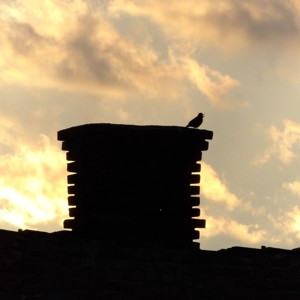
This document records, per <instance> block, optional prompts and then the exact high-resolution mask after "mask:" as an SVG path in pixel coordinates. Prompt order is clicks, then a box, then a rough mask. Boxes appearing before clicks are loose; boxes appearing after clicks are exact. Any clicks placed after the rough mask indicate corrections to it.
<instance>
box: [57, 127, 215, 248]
mask: <svg viewBox="0 0 300 300" xmlns="http://www.w3.org/2000/svg"><path fill="white" fill-rule="evenodd" d="M212 137H213V132H212V131H208V130H199V129H191V128H183V127H177V126H137V125H119V124H86V125H80V126H77V127H72V128H68V129H64V130H61V131H59V132H58V140H60V141H63V143H62V150H65V151H67V153H66V157H67V161H68V164H67V170H68V171H69V172H70V173H71V174H70V175H68V193H69V197H68V203H69V206H70V208H69V215H70V217H73V219H68V220H65V221H64V227H65V228H68V229H72V231H73V232H74V233H77V234H83V235H85V236H94V237H99V238H103V239H105V238H106V239H111V240H115V241H119V242H122V243H127V244H131V245H134V244H135V245H140V246H141V245H153V246H157V245H159V246H163V247H170V248H191V247H192V248H194V247H199V244H197V243H195V242H193V240H195V239H198V238H199V231H197V230H195V228H204V227H205V220H203V219H199V218H197V219H195V218H194V217H199V215H200V209H199V204H200V197H199V193H200V187H199V181H200V167H201V165H200V163H199V161H200V160H201V156H202V151H205V150H207V149H208V142H207V141H206V140H207V139H212Z"/></svg>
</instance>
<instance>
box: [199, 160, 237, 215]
mask: <svg viewBox="0 0 300 300" xmlns="http://www.w3.org/2000/svg"><path fill="white" fill-rule="evenodd" d="M200 187H201V195H202V196H204V197H205V198H207V199H208V200H211V201H214V202H220V203H224V204H225V205H226V207H227V208H228V209H229V210H233V209H235V208H236V207H237V206H239V205H241V200H240V199H239V198H238V197H237V196H236V195H234V194H233V193H231V192H230V190H229V189H228V187H227V185H226V184H225V183H224V180H221V179H220V178H219V176H218V174H217V173H216V171H215V170H214V169H213V168H212V167H211V166H210V165H209V164H207V163H205V162H202V163H201V181H200Z"/></svg>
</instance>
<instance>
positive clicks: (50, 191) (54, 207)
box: [0, 119, 68, 230]
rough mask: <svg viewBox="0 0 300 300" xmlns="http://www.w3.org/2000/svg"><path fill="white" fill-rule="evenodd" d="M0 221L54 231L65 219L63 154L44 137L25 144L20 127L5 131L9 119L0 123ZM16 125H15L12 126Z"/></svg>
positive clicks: (65, 190)
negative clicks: (13, 131)
mask: <svg viewBox="0 0 300 300" xmlns="http://www.w3.org/2000/svg"><path fill="white" fill-rule="evenodd" d="M1 124H2V125H1V127H0V132H1V135H2V137H3V139H2V140H1V144H0V147H1V148H2V149H3V148H5V147H6V148H7V151H6V153H5V154H2V155H1V156H0V171H1V172H0V174H1V175H0V219H1V223H4V224H5V226H6V227H7V226H8V227H9V228H12V229H18V228H31V229H38V228H46V227H47V225H48V228H47V229H48V230H58V229H61V227H62V222H63V219H65V218H66V217H67V213H68V209H67V189H66V170H65V157H64V153H63V152H62V151H60V150H59V149H58V147H57V145H54V144H52V143H51V142H50V139H49V138H48V137H47V136H46V135H40V136H37V137H36V141H35V142H32V141H28V140H27V139H26V138H25V135H24V132H23V131H22V129H21V128H19V127H18V126H16V127H15V128H17V133H16V132H15V134H14V135H12V132H11V131H10V130H9V129H10V127H11V122H10V120H7V121H5V120H4V119H2V120H1ZM16 125H17V124H16Z"/></svg>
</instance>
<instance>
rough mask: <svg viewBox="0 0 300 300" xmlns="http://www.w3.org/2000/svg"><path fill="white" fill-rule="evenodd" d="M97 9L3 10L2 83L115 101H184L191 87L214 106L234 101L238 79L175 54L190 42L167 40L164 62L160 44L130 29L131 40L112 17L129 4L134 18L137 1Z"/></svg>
mask: <svg viewBox="0 0 300 300" xmlns="http://www.w3.org/2000/svg"><path fill="white" fill-rule="evenodd" d="M91 3H92V2H88V1H84V0H73V1H72V2H67V1H50V0H45V1H37V0H28V1H20V0H16V1H15V2H14V4H10V5H9V4H5V5H4V4H2V5H0V26H1V28H2V30H1V33H0V42H1V45H2V53H1V58H0V67H1V70H2V71H1V75H0V84H1V83H2V84H19V85H22V86H33V87H46V88H49V87H50V88H51V87H55V88H60V89H67V90H74V89H75V90H77V91H78V90H79V91H84V92H88V93H96V94H100V95H103V96H105V97H108V98H124V97H127V96H136V95H141V94H142V95H143V96H144V97H145V96H146V97H149V98H155V97H158V96H160V97H166V96H167V97H168V98H178V97H180V96H182V93H183V91H184V90H185V89H186V84H187V82H191V83H193V84H194V85H195V86H196V87H197V88H198V90H199V91H201V92H202V93H203V94H204V95H205V96H207V98H208V99H209V100H210V101H211V102H212V103H213V104H215V105H217V106H218V105H220V106H226V103H227V102H228V99H226V95H227V94H229V93H230V92H231V91H232V90H233V89H235V88H236V87H237V86H238V82H237V81H236V80H235V79H233V78H231V77H230V76H228V75H223V74H221V73H220V72H218V71H216V70H213V69H211V68H209V67H208V66H203V65H201V64H199V63H197V62H196V61H195V60H194V59H192V58H191V57H190V56H189V55H190V53H189V55H187V52H186V51H185V52H184V53H182V54H181V55H178V54H177V55H175V54H174V52H173V51H172V49H174V48H176V47H177V46H178V45H180V44H186V43H181V42H179V43H178V42H177V41H174V42H173V41H171V40H169V39H168V38H167V37H164V41H163V43H165V44H166V45H168V49H169V52H168V51H166V52H167V53H166V56H165V57H164V56H162V55H160V53H159V51H157V50H156V48H157V47H158V48H159V45H155V44H154V43H153V42H151V41H150V42H149V40H148V39H146V38H145V39H137V38H135V35H134V33H133V32H130V31H129V32H127V33H126V35H124V34H123V33H122V32H121V31H120V29H118V27H117V26H115V24H114V22H115V19H116V14H114V13H111V12H112V11H116V9H114V7H115V6H116V5H117V4H119V5H121V4H124V5H125V6H124V7H123V9H125V8H126V9H128V10H129V11H131V13H133V14H134V12H133V10H134V7H135V6H134V3H129V2H118V1H116V2H115V1H113V2H109V4H107V6H108V8H105V5H102V6H101V5H96V4H95V5H94V6H93V5H91ZM130 7H131V8H130ZM156 30H157V31H161V30H163V29H162V28H160V27H157V28H156ZM147 34H150V35H151V34H154V31H153V32H151V30H150V29H149V32H145V33H144V35H147ZM181 48H182V47H181ZM225 99H226V101H225Z"/></svg>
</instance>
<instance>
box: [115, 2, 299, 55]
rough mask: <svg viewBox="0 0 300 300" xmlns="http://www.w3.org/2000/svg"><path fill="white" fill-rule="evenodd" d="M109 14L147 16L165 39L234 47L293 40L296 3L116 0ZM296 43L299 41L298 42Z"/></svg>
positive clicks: (296, 34) (236, 48) (295, 32)
mask: <svg viewBox="0 0 300 300" xmlns="http://www.w3.org/2000/svg"><path fill="white" fill-rule="evenodd" d="M110 11H111V13H112V14H115V15H120V14H122V13H125V14H129V15H132V16H143V17H148V18H149V19H150V20H151V21H153V22H156V23H158V24H159V25H160V26H161V28H163V30H164V31H165V33H166V35H167V36H168V38H169V39H185V40H193V41H194V42H195V43H202V44H206V45H213V46H215V47H217V48H218V49H220V48H221V49H226V50H233V51H236V50H238V49H241V48H245V47H251V46H253V45H254V46H255V47H257V46H258V45H260V46H263V47H265V46H266V45H267V46H272V45H274V44H276V45H280V46H281V48H282V46H284V44H287V43H288V42H289V43H290V42H291V41H297V40H298V35H299V29H300V22H299V12H300V6H299V4H298V3H297V2H296V1H292V0H287V1H277V0H272V1H268V0H263V1H261V0H255V1H239V0H226V1H223V0H217V1H209V0H200V1H199V0H187V1H177V2H172V3H169V2H167V1H152V0H138V1H137V0H136V1H128V0H116V1H113V2H112V4H111V6H110ZM298 45H299V42H298Z"/></svg>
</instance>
